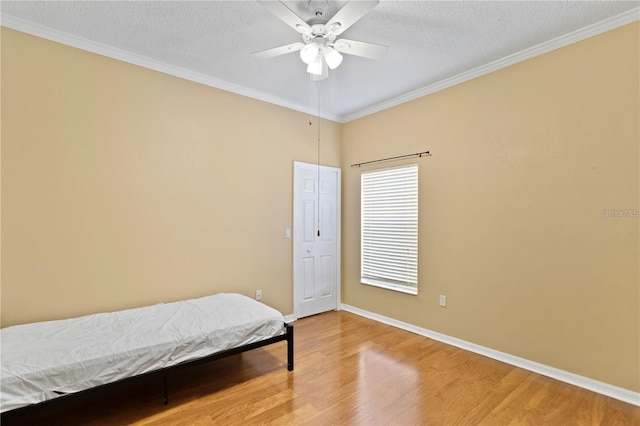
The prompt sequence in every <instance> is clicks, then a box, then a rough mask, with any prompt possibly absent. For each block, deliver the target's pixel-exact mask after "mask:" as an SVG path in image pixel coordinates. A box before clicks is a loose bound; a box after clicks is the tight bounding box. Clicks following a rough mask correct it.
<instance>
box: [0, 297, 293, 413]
mask: <svg viewBox="0 0 640 426" xmlns="http://www.w3.org/2000/svg"><path fill="white" fill-rule="evenodd" d="M0 333H1V334H0V345H1V346H0V348H1V349H0V355H1V370H0V413H3V416H4V414H5V413H6V412H11V411H13V412H15V411H20V410H23V409H25V408H28V406H31V405H33V404H39V403H42V402H43V401H50V400H54V399H57V398H60V397H61V396H64V395H72V394H76V393H79V392H83V391H86V390H89V389H93V388H96V387H102V386H105V385H108V384H112V383H116V382H121V381H124V380H129V379H131V378H135V377H142V376H145V375H149V374H163V375H164V377H165V380H164V383H165V385H164V397H165V398H164V400H165V404H166V403H167V402H168V393H167V386H166V373H168V372H169V371H171V370H173V369H177V368H181V367H185V366H187V365H192V364H195V363H201V362H208V361H212V360H215V359H219V358H222V357H225V356H229V355H232V354H236V353H240V352H244V351H247V350H251V349H255V348H258V347H262V346H265V345H269V344H272V343H276V342H280V341H286V342H287V368H288V370H289V371H292V370H293V326H291V325H289V324H287V323H285V321H284V319H283V317H282V314H281V313H280V312H278V311H277V310H275V309H273V308H271V307H269V306H267V305H265V304H263V303H260V302H257V301H255V300H253V299H250V298H248V297H246V296H243V295H240V294H233V293H221V294H216V295H212V296H207V297H203V298H199V299H191V300H185V301H180V302H174V303H163V304H157V305H154V306H147V307H143V308H136V309H128V310H124V311H118V312H111V313H101V314H95V315H88V316H83V317H78V318H72V319H66V320H57V321H46V322H39V323H33V324H25V325H17V326H12V327H7V328H3V329H1V330H0Z"/></svg>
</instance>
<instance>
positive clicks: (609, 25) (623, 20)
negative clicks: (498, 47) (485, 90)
mask: <svg viewBox="0 0 640 426" xmlns="http://www.w3.org/2000/svg"><path fill="white" fill-rule="evenodd" d="M638 20H640V7H636V8H634V9H631V10H628V11H626V12H623V13H621V14H619V15H616V16H613V17H611V18H608V19H605V20H602V21H600V22H596V23H595V24H592V25H589V26H586V27H584V28H581V29H578V30H576V31H573V32H570V33H568V34H565V35H562V36H560V37H556V38H554V39H552V40H549V41H545V42H544V43H540V44H538V45H536V46H533V47H530V48H527V49H525V50H522V51H520V52H516V53H514V54H512V55H509V56H505V57H504V58H501V59H498V60H495V61H493V62H490V63H488V64H485V65H481V66H479V67H477V68H474V69H472V70H469V71H465V72H463V73H460V74H458V75H455V76H453V77H449V78H445V79H444V80H440V81H438V82H435V83H433V84H430V85H428V86H425V87H422V88H420V89H417V90H413V91H411V92H408V93H406V94H404V95H402V96H398V97H395V98H391V99H389V100H387V101H385V102H381V103H379V104H376V105H373V106H370V107H368V108H365V109H362V110H360V111H356V112H354V113H351V114H347V115H344V116H342V117H341V118H342V119H341V120H340V122H341V123H347V122H349V121H353V120H356V119H358V118H362V117H365V116H367V115H371V114H374V113H376V112H380V111H383V110H385V109H389V108H392V107H394V106H398V105H400V104H403V103H405V102H409V101H412V100H415V99H418V98H421V97H423V96H426V95H430V94H432V93H435V92H439V91H440V90H444V89H448V88H449V87H452V86H455V85H458V84H460V83H464V82H466V81H469V80H472V79H474V78H477V77H481V76H483V75H486V74H489V73H492V72H494V71H498V70H499V69H502V68H506V67H508V66H510V65H514V64H517V63H519V62H522V61H526V60H527V59H531V58H534V57H536V56H539V55H542V54H545V53H548V52H551V51H553V50H556V49H560V48H561V47H565V46H568V45H570V44H573V43H577V42H579V41H581V40H584V39H587V38H589V37H593V36H595V35H598V34H602V33H605V32H607V31H611V30H613V29H616V28H618V27H622V26H624V25H627V24H630V23H632V22H635V21H638Z"/></svg>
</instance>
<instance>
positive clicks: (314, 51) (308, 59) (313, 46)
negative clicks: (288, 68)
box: [300, 42, 320, 65]
mask: <svg viewBox="0 0 640 426" xmlns="http://www.w3.org/2000/svg"><path fill="white" fill-rule="evenodd" d="M319 53H320V46H318V44H317V43H315V42H314V43H309V44H306V45H305V46H304V47H303V48H302V49H301V50H300V59H302V62H304V63H305V64H307V65H311V64H313V63H314V62H315V61H316V60H317V58H318V57H320V55H319Z"/></svg>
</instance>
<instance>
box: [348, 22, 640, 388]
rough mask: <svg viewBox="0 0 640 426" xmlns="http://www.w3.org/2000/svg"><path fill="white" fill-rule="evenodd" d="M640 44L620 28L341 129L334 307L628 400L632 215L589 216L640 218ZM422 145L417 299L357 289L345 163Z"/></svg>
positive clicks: (636, 366) (635, 241) (636, 349)
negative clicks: (607, 387) (579, 379)
mask: <svg viewBox="0 0 640 426" xmlns="http://www.w3.org/2000/svg"><path fill="white" fill-rule="evenodd" d="M639 39H640V37H639V25H638V24H637V23H635V24H632V25H627V26H625V27H622V28H620V29H617V30H614V31H611V32H609V33H606V34H603V35H599V36H596V37H593V38H591V39H588V40H585V41H582V42H579V43H577V44H573V45H570V46H568V47H565V48H562V49H559V50H556V51H554V52H551V53H548V54H545V55H543V56H540V57H537V58H534V59H531V60H528V61H525V62H523V63H520V64H517V65H514V66H511V67H508V68H505V69H503V70H500V71H498V72H494V73H492V74H489V75H486V76H483V77H481V78H477V79H475V80H472V81H469V82H467V83H464V84H460V85H458V86H456V87H453V88H450V89H447V90H444V91H441V92H439V93H436V94H433V95H430V96H426V97H423V98H421V99H418V100H415V101H413V102H410V103H407V104H403V105H401V106H398V107H395V108H393V109H390V110H387V111H383V112H380V113H377V114H375V115H372V116H368V117H365V118H362V119H359V120H356V121H353V122H350V123H347V124H345V125H344V128H343V136H342V137H343V140H342V142H343V151H342V168H343V175H342V176H343V202H342V206H343V219H342V223H343V230H344V232H343V248H342V253H343V266H342V270H343V281H342V285H343V302H344V303H347V304H350V305H353V306H356V307H359V308H362V309H365V310H368V311H372V312H375V313H378V314H380V315H385V316H389V317H392V318H395V319H397V320H401V321H405V322H408V323H411V324H415V325H417V326H420V327H424V328H427V329H431V330H435V331H438V332H441V333H444V334H447V335H450V336H455V337H458V338H461V339H464V340H467V341H470V342H474V343H477V344H480V345H484V346H488V347H490V348H493V349H497V350H499V351H504V352H507V353H510V354H514V355H517V356H520V357H524V358H526V359H529V360H533V361H537V362H540V363H543V364H547V365H550V366H553V367H557V368H560V369H563V370H566V371H570V372H573V373H576V374H579V375H583V376H587V377H590V378H593V379H596V380H601V381H604V382H607V383H610V384H613V385H616V386H620V387H623V388H627V389H630V390H634V391H640V308H639V303H640V294H639V286H640V272H639V266H638V263H639V258H640V253H639V219H638V218H637V217H622V218H607V217H603V215H602V213H601V212H602V210H603V209H620V210H623V209H629V210H636V211H637V209H638V208H639V202H638V198H639V192H640V190H639V172H638V170H639V164H638V161H639V156H640V153H639V144H640V135H639V124H638V123H639V118H640V106H639V98H640V89H639V85H638V84H639V80H640V74H639V70H638V68H639V60H640V58H639V51H640V46H639ZM423 150H431V152H432V153H433V156H432V157H427V158H423V159H420V160H418V163H419V165H420V181H419V186H420V189H419V191H420V197H421V198H420V215H419V220H420V225H419V226H420V246H419V274H420V278H419V295H418V296H417V297H416V296H410V295H405V294H400V293H396V292H392V291H388V290H383V289H378V288H373V287H369V286H365V285H361V284H360V282H359V255H360V254H359V253H360V251H359V250H360V242H359V238H360V231H359V214H360V210H359V201H358V200H359V195H360V189H359V178H360V172H361V170H360V169H357V168H354V169H352V168H350V167H349V165H350V164H352V163H358V162H362V161H366V160H372V159H376V158H383V157H388V156H395V155H401V154H408V153H412V152H418V151H423ZM394 164H397V163H388V164H387V165H394ZM384 166H385V165H383V166H380V167H384ZM440 294H444V295H446V296H447V297H448V305H447V307H446V308H441V307H439V306H438V295H440Z"/></svg>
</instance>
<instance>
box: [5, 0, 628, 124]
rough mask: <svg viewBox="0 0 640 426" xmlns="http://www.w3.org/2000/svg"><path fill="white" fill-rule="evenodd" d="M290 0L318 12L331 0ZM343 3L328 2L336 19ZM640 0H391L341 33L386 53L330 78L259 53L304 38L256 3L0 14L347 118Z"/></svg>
mask: <svg viewBox="0 0 640 426" xmlns="http://www.w3.org/2000/svg"><path fill="white" fill-rule="evenodd" d="M354 1H357V0H354ZM284 3H285V4H286V5H287V6H288V7H289V8H290V9H291V10H293V11H294V12H295V13H296V14H298V15H299V16H300V17H302V18H303V19H304V20H308V19H310V18H312V17H313V11H314V7H315V6H317V5H318V4H322V3H323V1H317V0H313V1H311V5H310V4H309V3H310V2H309V1H285V2H284ZM345 3H346V2H345V1H336V2H334V1H330V2H329V8H328V10H327V12H326V14H325V16H326V17H327V19H329V18H330V17H331V16H333V14H334V13H335V12H336V11H337V10H339V9H340V7H342V6H343V5H344V4H345ZM639 5H640V3H639V2H637V1H633V2H621V1H587V2H579V1H551V2H542V1H533V2H528V1H497V2H495V1H384V0H383V1H382V2H381V3H380V4H379V5H378V6H377V7H376V8H375V9H373V10H372V11H371V12H369V13H367V14H366V15H365V16H364V17H363V18H362V19H361V20H360V21H358V22H357V23H356V24H354V25H353V26H352V27H350V28H349V29H347V30H346V31H345V32H344V33H343V34H342V37H344V38H349V39H353V40H360V41H367V42H372V43H377V44H383V45H387V46H389V51H388V53H387V55H386V56H385V57H384V58H382V59H378V60H371V59H365V58H360V57H355V56H348V55H345V58H344V61H343V62H342V65H340V67H339V68H337V69H336V70H333V71H330V73H329V78H328V79H326V80H323V81H321V82H314V81H311V80H310V79H309V75H308V74H307V73H306V71H305V67H306V65H305V64H303V63H302V61H301V60H300V58H299V56H298V54H296V53H292V54H288V55H284V56H279V57H276V58H272V59H258V58H256V57H253V56H251V53H253V52H257V51H261V50H265V49H269V48H272V47H276V46H280V45H284V44H288V43H293V42H296V41H300V40H301V38H300V36H299V34H298V33H296V32H295V31H294V30H292V29H291V28H290V27H288V26H286V25H285V24H284V23H283V22H281V21H279V20H278V19H277V18H275V17H274V16H273V15H271V14H270V13H269V12H268V11H266V10H265V9H264V8H263V7H262V6H261V5H260V4H258V3H256V2H255V1H204V2H195V1H160V2H158V1H124V2H123V1H118V2H115V1H113V2H112V1H82V2H80V1H78V2H59V1H44V2H43V1H37V2H30V1H18V2H12V1H2V2H1V3H0V12H1V13H2V15H1V16H2V25H4V26H7V27H11V28H15V29H18V30H21V31H25V32H29V33H31V34H35V35H39V36H43V37H46V38H49V39H52V40H55V41H60V42H63V43H66V44H70V45H74V46H76V47H81V48H84V49H87V50H90V51H94V52H97V53H101V54H106V55H108V56H112V57H116V58H118V59H123V60H127V61H129V62H133V63H137V64H139V65H144V66H148V67H150V68H153V69H157V70H161V71H165V72H169V73H171V74H174V75H178V76H181V77H185V78H190V79H192V80H195V81H199V82H201V83H204V84H209V85H211V86H214V87H219V88H222V89H225V90H230V91H233V92H236V93H240V94H243V95H248V96H252V97H255V98H258V99H262V100H266V101H269V102H273V103H276V104H279V105H284V106H287V107H290V108H294V109H298V110H301V111H305V112H310V113H314V114H317V113H320V115H322V116H324V117H327V118H330V119H333V120H336V121H348V120H350V119H353V118H357V117H360V116H363V115H365V114H368V113H371V112H375V111H377V110H381V109H384V108H385V107H388V106H391V105H393V104H397V103H400V102H402V101H404V100H407V99H411V98H412V97H416V96H418V95H421V94H424V93H427V92H428V91H429V90H431V91H433V90H436V89H437V88H438V87H445V86H447V85H451V84H454V83H455V82H456V81H459V80H463V79H464V78H470V77H468V76H473V75H481V74H482V72H484V71H482V70H491V69H497V68H499V67H500V66H504V64H507V65H508V64H509V63H513V62H515V61H517V60H522V59H526V58H527V57H530V56H533V55H534V54H535V53H536V52H538V53H542V52H544V51H545V49H546V50H549V48H548V46H552V47H558V46H559V45H562V43H559V42H557V40H564V39H569V40H571V41H575V40H576V39H580V38H584V37H585V36H588V35H591V34H595V33H597V32H599V31H602V28H604V30H606V29H609V28H615V27H616V26H619V25H622V24H625V23H628V22H632V21H634V20H638V18H639V16H640V9H639V8H638V7H639ZM603 23H605V24H603ZM576 32H577V33H579V36H574V38H573V39H571V37H565V36H566V35H567V34H569V35H571V34H575V33H576ZM554 40H555V43H556V44H554ZM565 44H566V43H565ZM541 46H542V47H541ZM545 46H547V47H545ZM523 52H525V53H526V54H523ZM519 55H520V56H519ZM510 58H511V59H510ZM513 58H515V59H513ZM518 58H520V59H518ZM501 61H502V62H501ZM501 64H502V65H501ZM492 67H493V68H492ZM478 70H480V71H478ZM474 73H475V74H474ZM461 76H467V77H461ZM456 79H457V80H456ZM432 89H433V90H432Z"/></svg>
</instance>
